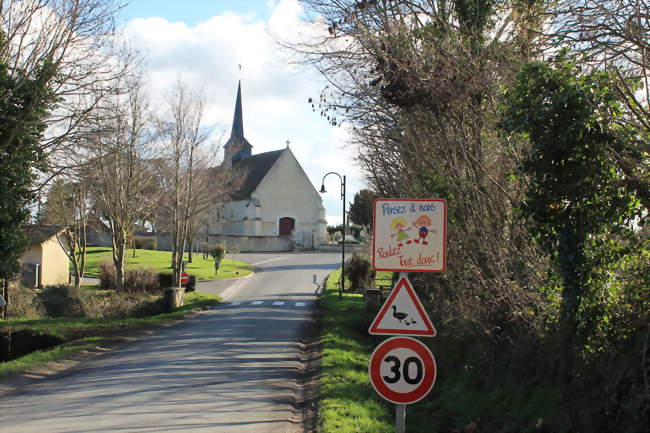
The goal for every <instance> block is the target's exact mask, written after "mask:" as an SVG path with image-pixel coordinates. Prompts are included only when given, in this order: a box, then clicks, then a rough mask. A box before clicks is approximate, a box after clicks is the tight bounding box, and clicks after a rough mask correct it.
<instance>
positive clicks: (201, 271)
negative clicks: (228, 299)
mask: <svg viewBox="0 0 650 433" xmlns="http://www.w3.org/2000/svg"><path fill="white" fill-rule="evenodd" d="M111 254H112V253H111V249H110V248H103V247H89V248H88V253H87V256H86V257H87V258H86V276H88V277H96V276H98V275H99V265H100V264H101V263H102V262H111V260H112V259H111ZM185 256H186V259H187V257H188V255H187V254H186V255H185ZM171 257H172V253H171V252H170V251H151V250H140V249H136V250H135V257H133V250H128V251H127V254H126V267H127V268H137V267H147V268H153V269H155V270H156V271H157V272H171V270H172V269H171V263H170V262H171ZM186 270H187V272H188V273H189V274H190V275H195V276H196V277H197V278H198V279H199V280H221V279H226V278H235V277H244V276H246V275H248V274H250V273H251V272H252V271H253V267H252V266H250V265H248V264H246V263H244V262H241V261H239V260H233V259H232V255H230V254H229V255H228V256H227V258H224V259H223V261H222V262H221V266H220V267H219V272H218V274H217V275H215V274H214V260H212V259H207V260H206V259H204V258H203V255H201V254H198V255H197V254H193V255H192V263H188V264H187V267H186ZM71 272H72V271H71Z"/></svg>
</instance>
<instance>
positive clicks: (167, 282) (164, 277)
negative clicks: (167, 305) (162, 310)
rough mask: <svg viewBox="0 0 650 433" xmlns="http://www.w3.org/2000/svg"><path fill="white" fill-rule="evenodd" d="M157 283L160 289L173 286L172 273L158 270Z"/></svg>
mask: <svg viewBox="0 0 650 433" xmlns="http://www.w3.org/2000/svg"><path fill="white" fill-rule="evenodd" d="M158 285H159V286H160V288H161V289H163V290H164V289H166V288H168V287H173V286H174V275H173V274H172V273H171V272H160V273H159V274H158Z"/></svg>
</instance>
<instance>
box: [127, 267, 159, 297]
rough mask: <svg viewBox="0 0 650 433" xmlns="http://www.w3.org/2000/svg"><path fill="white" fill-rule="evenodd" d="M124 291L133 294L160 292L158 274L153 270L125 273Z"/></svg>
mask: <svg viewBox="0 0 650 433" xmlns="http://www.w3.org/2000/svg"><path fill="white" fill-rule="evenodd" d="M124 290H125V291H127V292H131V293H133V292H144V293H156V292H159V291H160V283H159V282H158V273H157V272H156V271H155V270H154V269H153V268H142V267H141V268H135V269H129V270H127V271H126V272H125V273H124Z"/></svg>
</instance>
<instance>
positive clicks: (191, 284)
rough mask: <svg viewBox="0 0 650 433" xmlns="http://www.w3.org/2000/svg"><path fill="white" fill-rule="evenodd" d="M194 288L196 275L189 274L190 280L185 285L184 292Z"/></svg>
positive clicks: (191, 290)
mask: <svg viewBox="0 0 650 433" xmlns="http://www.w3.org/2000/svg"><path fill="white" fill-rule="evenodd" d="M195 290H196V276H194V275H190V281H188V283H187V284H186V285H185V291H186V292H193V291H195Z"/></svg>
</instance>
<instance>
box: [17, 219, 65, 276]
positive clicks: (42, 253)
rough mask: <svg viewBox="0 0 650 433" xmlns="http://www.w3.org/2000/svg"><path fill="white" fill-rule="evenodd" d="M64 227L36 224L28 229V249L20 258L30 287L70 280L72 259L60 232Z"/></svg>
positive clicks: (26, 232)
mask: <svg viewBox="0 0 650 433" xmlns="http://www.w3.org/2000/svg"><path fill="white" fill-rule="evenodd" d="M61 232H63V228H61V227H56V226H44V225H33V226H28V227H27V228H26V229H25V236H26V237H27V245H28V246H27V250H26V251H25V252H24V253H23V255H22V257H21V258H20V265H21V268H22V271H21V281H22V284H23V285H24V286H26V287H43V286H51V285H55V284H68V283H69V281H70V279H69V278H70V277H69V275H70V270H69V269H70V259H68V256H67V254H66V253H65V251H64V249H63V247H62V246H61V243H60V242H59V239H58V238H57V235H60V234H61Z"/></svg>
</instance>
